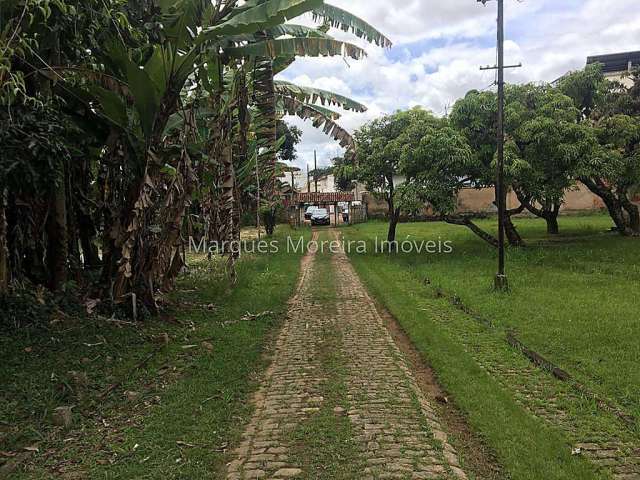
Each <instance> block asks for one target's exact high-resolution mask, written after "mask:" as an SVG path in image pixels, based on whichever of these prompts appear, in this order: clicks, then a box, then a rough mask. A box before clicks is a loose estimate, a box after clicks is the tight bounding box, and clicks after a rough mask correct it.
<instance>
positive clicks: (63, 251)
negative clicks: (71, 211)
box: [47, 166, 69, 291]
mask: <svg viewBox="0 0 640 480" xmlns="http://www.w3.org/2000/svg"><path fill="white" fill-rule="evenodd" d="M58 175H59V178H58V182H57V183H56V184H55V186H54V190H53V192H52V196H51V206H50V210H49V216H48V217H47V239H48V243H47V267H48V272H49V275H48V276H49V282H48V283H49V288H51V290H54V291H57V290H60V289H61V288H62V286H63V285H64V284H65V282H66V281H67V260H68V254H69V248H68V231H67V193H66V192H67V189H66V175H65V168H64V166H61V167H60V170H59V172H58Z"/></svg>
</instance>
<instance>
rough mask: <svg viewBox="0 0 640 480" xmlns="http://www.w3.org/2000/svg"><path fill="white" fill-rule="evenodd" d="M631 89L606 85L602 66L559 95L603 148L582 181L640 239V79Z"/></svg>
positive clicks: (588, 162)
mask: <svg viewBox="0 0 640 480" xmlns="http://www.w3.org/2000/svg"><path fill="white" fill-rule="evenodd" d="M632 79H633V81H634V84H633V86H632V87H631V88H630V89H627V88H624V87H623V86H622V85H620V84H619V83H616V82H609V81H607V80H606V79H605V78H604V76H603V74H602V71H601V67H600V66H598V65H593V66H588V67H587V68H586V69H585V70H583V71H579V72H574V73H572V74H570V75H568V76H566V77H565V78H564V79H563V80H562V81H561V82H560V85H559V89H560V90H561V91H562V92H563V93H565V94H566V95H568V96H569V97H571V98H572V99H573V102H574V105H575V106H576V108H578V109H579V110H580V116H579V121H580V123H581V124H584V125H586V127H588V128H589V127H590V128H593V129H594V132H595V135H596V137H597V139H598V143H599V147H598V148H596V149H593V150H592V152H591V153H590V154H589V155H585V156H584V157H583V158H582V161H581V162H580V164H579V165H578V179H579V180H580V181H581V182H582V183H583V184H584V185H586V186H587V188H589V190H591V191H592V192H593V193H594V194H596V195H598V196H599V197H600V198H601V199H602V201H603V202H604V204H605V205H606V207H607V209H608V210H609V213H610V215H611V218H612V219H613V221H614V223H615V225H616V228H617V229H618V231H619V232H620V233H621V234H622V235H627V236H637V235H640V211H639V209H638V206H637V205H636V204H635V203H633V201H632V196H633V193H634V192H635V190H636V187H637V186H638V185H639V184H640V137H639V136H638V116H637V115H638V113H639V112H638V108H637V106H638V105H640V76H639V75H638V74H637V73H635V74H633V76H632Z"/></svg>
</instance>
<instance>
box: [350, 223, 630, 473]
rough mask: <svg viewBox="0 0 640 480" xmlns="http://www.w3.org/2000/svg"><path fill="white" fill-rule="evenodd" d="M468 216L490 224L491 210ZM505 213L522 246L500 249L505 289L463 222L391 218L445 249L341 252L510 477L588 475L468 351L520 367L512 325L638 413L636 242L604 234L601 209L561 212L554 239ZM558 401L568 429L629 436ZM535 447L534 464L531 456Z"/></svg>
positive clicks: (607, 420)
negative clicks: (510, 338) (510, 340)
mask: <svg viewBox="0 0 640 480" xmlns="http://www.w3.org/2000/svg"><path fill="white" fill-rule="evenodd" d="M479 223H480V225H482V226H483V227H484V228H486V229H489V230H495V228H496V225H495V220H483V221H480V222H479ZM516 223H517V225H518V227H519V229H520V231H521V233H522V234H523V236H524V237H525V239H526V240H527V242H528V247H527V248H524V249H510V250H509V251H508V254H507V261H508V275H509V281H510V285H511V292H510V293H508V294H499V293H494V292H493V291H492V282H493V276H494V275H495V272H496V257H497V255H496V252H495V251H494V250H493V249H492V248H491V247H489V246H488V245H486V244H484V243H483V242H482V241H481V240H479V239H477V238H476V237H475V236H474V235H473V234H472V233H471V232H469V231H467V230H466V229H465V228H463V227H457V226H451V225H446V224H442V223H415V224H403V225H400V226H399V229H398V240H399V241H404V240H409V241H416V240H417V241H421V240H434V241H436V242H437V241H438V240H441V241H451V242H452V246H453V253H451V254H448V255H446V254H442V255H435V254H426V253H414V254H404V253H399V254H395V255H391V256H390V255H389V254H385V253H375V252H372V251H371V249H370V250H369V252H368V253H367V254H365V255H360V254H357V253H353V252H352V255H351V258H352V260H353V262H354V265H355V267H356V269H357V270H358V272H359V273H360V275H361V277H362V278H363V280H364V281H365V283H366V284H367V285H368V287H369V288H370V289H371V291H372V293H373V294H374V295H375V296H376V297H377V298H378V299H379V300H380V301H381V302H382V303H383V304H384V305H385V306H386V307H387V308H389V310H390V311H391V312H392V313H393V314H394V315H395V316H396V317H397V318H398V320H399V321H400V323H401V324H402V325H403V327H404V328H405V329H406V330H407V333H408V334H409V335H410V336H411V337H412V339H413V341H414V342H415V343H416V346H417V347H418V349H419V350H421V351H422V352H423V353H424V354H425V356H426V357H427V358H428V359H429V361H430V362H431V363H432V364H433V365H434V367H435V369H436V372H437V373H438V375H439V378H440V380H441V382H442V383H443V384H444V386H445V387H446V388H447V389H449V391H450V392H451V393H452V394H453V395H454V397H455V398H456V402H457V403H458V405H459V406H460V407H461V409H462V410H463V411H465V412H466V413H467V415H468V416H469V420H470V423H471V424H472V426H473V427H474V428H476V429H477V430H478V431H479V432H480V434H481V435H483V436H485V437H486V438H487V439H488V443H489V444H490V446H492V447H493V448H494V449H495V450H496V451H497V453H498V457H499V458H500V460H501V462H503V463H504V464H505V467H506V470H507V471H508V472H509V473H510V474H511V475H512V476H513V478H531V479H537V478H590V477H588V476H584V475H586V474H585V473H584V472H582V473H581V474H577V473H576V471H574V470H573V469H574V468H583V467H584V466H578V465H577V464H575V463H574V462H572V461H571V459H569V458H567V456H568V455H569V452H570V448H569V447H568V446H567V443H568V442H569V441H570V440H571V439H569V438H567V437H566V436H564V435H563V434H561V432H560V431H559V430H558V431H556V430H555V429H553V428H549V427H550V426H549V425H548V424H543V423H542V422H541V421H539V419H534V418H531V417H530V416H529V415H526V414H524V413H523V411H522V409H520V408H519V407H518V406H517V405H516V404H515V403H514V399H517V398H518V396H517V392H514V391H510V390H509V389H507V390H506V391H505V389H504V388H500V387H499V385H498V382H496V381H494V379H493V378H492V375H487V373H486V371H485V370H483V369H478V362H477V361H475V360H477V359H479V358H480V359H483V361H486V362H487V363H491V362H494V363H498V364H507V365H509V364H513V365H514V366H518V367H524V366H526V365H525V364H526V363H527V360H526V359H524V357H523V356H522V355H521V354H519V353H518V352H516V351H515V350H513V349H511V348H510V347H509V346H507V345H506V343H505V342H504V337H505V333H506V332H507V331H510V330H512V331H514V332H515V333H516V334H517V336H518V338H519V339H520V340H522V341H523V342H524V343H526V344H527V345H528V346H529V347H531V348H533V349H534V350H536V351H537V352H539V353H541V354H542V355H544V356H546V357H547V358H548V359H549V360H551V361H553V362H554V363H556V364H557V365H559V366H560V367H562V368H564V369H565V370H567V371H568V372H569V373H571V374H572V375H573V376H574V377H575V378H576V379H577V381H579V382H581V383H583V384H585V385H586V386H587V388H589V389H591V390H592V391H594V392H596V393H597V394H598V395H600V396H601V397H604V398H607V399H609V400H612V401H613V402H615V403H616V404H617V405H619V406H620V407H621V408H622V409H623V410H624V411H625V412H627V413H629V414H632V415H633V416H635V418H636V419H638V418H640V369H639V368H638V365H640V343H639V342H638V338H639V334H640V316H639V315H638V310H637V305H638V298H639V297H640V281H639V280H640V268H639V264H638V261H637V259H638V256H639V254H640V241H638V240H637V239H626V238H622V237H619V236H617V235H615V234H611V233H609V232H608V230H609V228H610V227H611V225H612V223H611V221H610V219H609V218H608V217H606V216H599V215H598V216H586V217H563V218H561V223H560V224H561V229H562V234H561V235H560V236H558V237H554V238H549V237H548V236H547V234H546V231H545V224H544V222H542V221H538V220H534V219H521V220H517V222H516ZM343 232H344V236H345V239H347V240H362V239H365V240H367V241H369V242H373V241H374V239H375V238H376V237H379V238H381V239H384V238H386V224H385V223H383V222H372V223H369V224H364V225H358V226H355V227H350V228H346V229H344V230H343ZM438 291H444V292H446V293H447V295H448V296H449V297H453V296H457V297H458V298H459V299H460V300H461V301H462V302H463V303H464V304H465V305H466V306H467V307H470V308H471V309H472V310H473V311H474V312H476V313H477V314H479V315H480V316H482V317H484V318H486V319H488V320H490V321H492V322H493V323H494V324H495V325H496V328H495V329H487V328H485V327H483V326H481V325H480V324H479V323H478V322H476V321H474V320H472V319H471V317H469V316H468V315H466V314H464V313H463V312H461V311H460V310H459V309H458V308H456V307H455V306H452V305H451V303H450V302H449V301H448V300H445V299H442V298H440V299H438V298H436V297H437V295H434V293H437V292H438ZM540 375H547V374H545V373H542V372H541V373H540ZM547 376H548V375H547ZM549 378H551V377H550V376H549ZM519 381H520V382H521V383H526V382H527V381H528V380H526V381H525V380H522V379H520V380H519ZM536 382H537V383H540V382H547V383H549V384H550V385H551V387H550V388H552V389H557V390H558V391H559V392H561V391H563V390H566V388H568V387H567V386H566V385H562V382H555V383H553V379H551V381H547V380H546V379H544V378H542V377H541V378H539V379H534V380H532V381H531V383H532V384H533V383H536ZM554 395H555V394H554ZM565 407H566V408H567V409H568V410H569V416H570V417H571V418H575V419H577V420H575V423H576V424H577V425H579V426H578V427H577V431H576V437H578V438H580V435H586V433H584V434H583V433H582V430H581V429H582V426H584V432H591V431H593V430H597V431H607V432H612V431H613V432H614V435H615V431H616V430H617V429H620V432H621V433H620V436H621V437H624V438H629V436H630V435H631V436H632V437H634V438H635V435H634V434H633V433H630V432H624V433H622V430H624V428H623V427H622V426H621V425H619V424H618V423H617V422H616V420H615V419H614V418H611V416H607V415H604V414H601V413H602V412H600V411H598V410H597V408H596V407H595V406H594V405H593V403H592V402H589V401H587V400H585V401H584V402H582V403H579V404H578V405H566V406H565ZM635 441H636V442H637V438H636V440H635ZM543 443H544V444H546V445H545V447H541V444H543ZM551 445H553V447H550V446H551ZM556 454H557V455H556ZM536 457H537V458H538V460H539V462H535V461H533V460H531V459H533V458H536ZM525 458H527V459H528V460H527V461H525V460H524V459H525ZM528 461H530V463H528V464H526V463H527V462H528Z"/></svg>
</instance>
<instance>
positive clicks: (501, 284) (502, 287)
mask: <svg viewBox="0 0 640 480" xmlns="http://www.w3.org/2000/svg"><path fill="white" fill-rule="evenodd" d="M488 1H489V0H478V2H482V4H483V5H486V3H487V2H488ZM497 1H498V65H497V66H493V67H491V66H487V67H481V68H480V70H498V162H497V173H496V198H497V201H498V273H497V275H496V278H495V289H496V290H498V291H507V290H509V282H508V279H507V274H506V269H505V232H504V224H505V214H506V211H507V189H506V186H505V184H504V69H505V68H518V67H521V66H522V64H519V65H507V66H505V64H504V0H497Z"/></svg>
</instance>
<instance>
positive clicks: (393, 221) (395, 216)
mask: <svg viewBox="0 0 640 480" xmlns="http://www.w3.org/2000/svg"><path fill="white" fill-rule="evenodd" d="M399 222H400V209H399V208H396V209H395V210H391V214H390V218H389V231H388V232H387V242H388V243H389V251H391V250H392V249H394V250H395V242H396V231H397V229H398V223H399Z"/></svg>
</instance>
